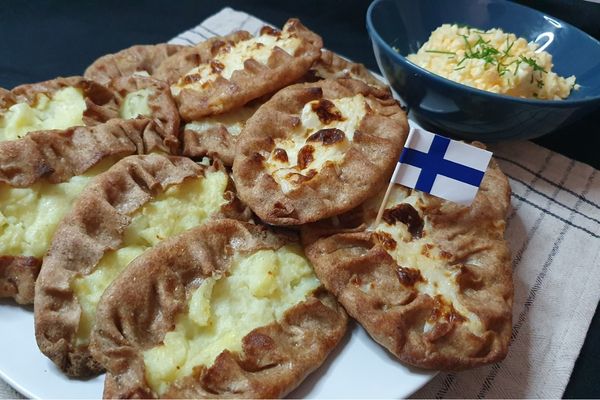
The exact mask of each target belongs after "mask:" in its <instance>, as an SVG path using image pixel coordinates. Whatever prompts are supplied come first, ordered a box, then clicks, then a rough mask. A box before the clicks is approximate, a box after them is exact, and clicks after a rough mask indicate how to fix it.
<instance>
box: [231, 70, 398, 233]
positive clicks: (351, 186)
mask: <svg viewBox="0 0 600 400" xmlns="http://www.w3.org/2000/svg"><path fill="white" fill-rule="evenodd" d="M407 133H408V124H407V121H406V114H405V113H404V111H402V109H401V108H400V106H399V105H398V104H397V102H396V101H395V100H394V99H393V98H392V96H391V94H390V92H389V91H386V90H381V89H379V88H374V87H372V86H369V85H367V84H365V83H364V82H362V81H358V80H354V79H339V80H323V81H319V82H314V83H304V84H297V85H292V86H289V87H287V88H285V89H282V90H281V91H279V92H278V93H277V94H275V95H274V96H273V97H272V98H271V100H269V101H268V102H267V103H265V104H264V105H263V106H261V107H260V109H259V110H258V111H257V112H256V113H255V114H254V115H253V116H252V118H250V119H249V120H248V121H247V123H246V126H245V128H244V130H243V131H242V133H241V134H240V136H239V138H238V145H237V146H238V147H237V153H236V156H235V161H234V164H233V173H234V180H235V183H236V187H237V189H238V193H239V196H240V198H241V199H242V200H243V201H244V202H245V203H247V204H248V206H249V207H250V208H252V210H253V211H254V212H255V213H256V214H257V215H258V216H259V217H260V218H261V219H262V220H263V221H265V222H267V223H269V224H274V225H299V224H303V223H307V222H313V221H317V220H320V219H323V218H327V217H331V216H333V215H337V214H340V213H343V212H345V211H348V210H350V209H352V208H354V207H356V206H358V205H359V204H361V203H362V202H363V201H365V200H367V199H368V198H369V197H370V196H372V194H373V193H375V192H377V191H378V190H380V189H381V188H382V187H383V186H384V185H385V184H386V183H387V179H388V178H389V176H390V175H391V173H392V171H393V169H394V166H395V165H396V163H397V160H398V157H399V155H400V152H401V150H402V147H403V145H404V142H405V141H406V136H407Z"/></svg>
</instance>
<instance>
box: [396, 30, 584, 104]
mask: <svg viewBox="0 0 600 400" xmlns="http://www.w3.org/2000/svg"><path fill="white" fill-rule="evenodd" d="M537 48H538V45H537V44H535V43H528V42H527V41H526V40H525V39H523V38H518V37H517V36H516V35H514V34H512V33H504V32H503V31H502V30H501V29H490V30H488V31H481V30H478V29H475V28H471V27H461V26H458V25H449V24H444V25H442V26H440V27H439V28H437V29H436V30H434V31H433V32H432V33H431V36H430V37H429V40H428V41H427V42H425V43H424V44H423V46H421V48H420V49H419V51H418V52H417V53H416V54H409V55H408V56H407V59H408V60H409V61H411V62H413V63H415V64H417V65H419V66H421V67H423V68H425V69H427V70H429V71H431V72H434V73H436V74H438V75H441V76H443V77H445V78H448V79H451V80H453V81H455V82H459V83H463V84H465V85H469V86H472V87H475V88H477V89H481V90H486V91H489V92H494V93H501V94H507V95H511V96H516V97H524V98H538V99H547V100H560V99H564V98H566V97H568V96H569V94H570V93H571V90H572V89H573V88H575V89H577V88H578V86H577V85H576V84H575V76H570V77H568V78H563V77H560V76H558V75H557V74H556V73H555V72H552V67H553V64H552V55H551V54H549V53H547V52H545V51H542V52H539V53H536V49H537Z"/></svg>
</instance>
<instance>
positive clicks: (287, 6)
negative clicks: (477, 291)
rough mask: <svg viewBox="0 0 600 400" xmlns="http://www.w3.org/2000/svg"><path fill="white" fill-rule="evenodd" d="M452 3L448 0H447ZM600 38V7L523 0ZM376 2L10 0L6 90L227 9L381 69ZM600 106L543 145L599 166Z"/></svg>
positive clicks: (597, 359)
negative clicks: (292, 22) (373, 25)
mask: <svg viewBox="0 0 600 400" xmlns="http://www.w3.org/2000/svg"><path fill="white" fill-rule="evenodd" d="M446 1H447V0H446ZM519 2H520V3H523V4H526V5H529V6H532V7H535V8H538V9H540V10H542V11H545V12H547V13H549V14H550V15H554V16H556V17H559V18H561V19H563V20H565V21H567V22H570V23H572V24H574V25H577V26H579V27H580V28H582V29H583V30H585V31H587V32H588V33H589V34H591V35H592V36H595V37H596V38H600V24H599V23H598V21H600V4H595V3H592V2H586V1H583V0H520V1H519ZM369 3H370V1H369V0H328V1H326V0H307V1H298V0H296V1H287V0H259V1H252V2H250V1H244V0H229V1H215V0H212V1H210V2H209V1H199V0H181V1H177V2H174V1H156V0H152V1H145V2H141V1H123V0H118V1H117V0H104V1H102V2H96V1H90V0H80V1H78V2H73V1H68V0H51V1H45V2H30V1H20V0H5V1H3V2H2V6H1V7H0V37H1V38H2V44H1V45H0V87H4V88H8V89H10V88H12V87H14V86H16V85H19V84H22V83H30V82H38V81H43V80H47V79H52V78H54V77H56V76H61V75H62V76H69V75H80V74H82V73H83V70H84V69H85V67H86V66H87V65H89V64H90V63H91V62H93V61H94V60H95V59H96V58H97V57H99V56H101V55H103V54H107V53H112V52H115V51H118V50H120V49H123V48H126V47H129V46H131V45H133V44H144V43H160V42H164V41H167V40H168V39H170V38H172V37H174V36H176V35H177V34H178V33H180V32H181V31H184V30H186V29H188V28H190V27H193V26H195V25H197V24H198V23H200V22H201V21H202V20H204V19H205V18H206V17H208V16H210V15H212V14H214V13H215V12H217V11H219V10H220V9H221V8H223V7H225V6H230V7H233V8H235V9H238V10H241V11H246V12H248V13H251V14H253V15H256V16H257V17H259V18H261V19H263V20H265V21H269V22H271V23H273V24H275V25H278V26H281V25H283V23H284V22H285V21H286V20H287V19H288V18H289V17H299V18H300V19H301V20H302V21H303V23H305V24H306V25H307V26H308V27H310V28H311V29H313V30H315V31H316V32H318V33H319V34H321V36H322V37H323V39H324V41H325V45H326V47H327V48H329V49H331V50H334V51H336V52H338V53H340V54H343V55H345V56H347V57H349V58H351V59H353V60H356V61H359V62H362V63H364V64H365V65H366V66H367V67H369V68H371V69H373V70H377V65H376V63H375V58H374V57H373V53H372V50H371V43H370V40H369V37H368V35H367V32H366V28H365V15H366V10H367V7H368V5H369ZM599 127H600V110H598V111H596V112H595V113H593V114H592V115H591V116H589V117H587V118H585V119H584V120H581V121H579V122H577V123H575V124H573V125H571V126H568V127H566V128H564V129H562V130H561V131H559V132H556V133H553V134H551V135H547V136H545V137H543V138H540V139H537V140H535V142H536V143H538V144H540V145H542V146H544V147H547V148H549V149H552V150H554V151H557V152H559V153H562V154H564V155H566V156H568V157H571V158H574V159H576V160H578V161H582V162H585V163H588V164H590V165H592V166H593V167H595V168H598V169H600V157H599V156H598V149H599V148H600V128H599ZM599 369H600V311H599V309H597V310H596V315H595V316H594V319H593V321H592V324H591V326H590V330H589V332H588V335H587V338H586V341H585V344H584V346H583V348H582V350H581V354H580V356H579V358H578V360H577V362H576V364H575V369H574V371H573V374H572V376H571V380H570V382H569V385H568V386H567V389H566V392H565V397H566V398H600V384H599V383H598V379H597V378H598V372H597V371H598V370H599Z"/></svg>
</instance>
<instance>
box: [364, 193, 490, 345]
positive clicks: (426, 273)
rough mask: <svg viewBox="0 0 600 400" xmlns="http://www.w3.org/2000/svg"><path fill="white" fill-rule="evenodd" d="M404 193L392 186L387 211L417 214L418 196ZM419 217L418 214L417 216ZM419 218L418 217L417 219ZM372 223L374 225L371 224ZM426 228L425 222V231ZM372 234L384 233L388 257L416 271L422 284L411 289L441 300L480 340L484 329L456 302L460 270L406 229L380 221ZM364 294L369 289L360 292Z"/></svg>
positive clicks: (426, 328) (429, 324) (427, 328)
mask: <svg viewBox="0 0 600 400" xmlns="http://www.w3.org/2000/svg"><path fill="white" fill-rule="evenodd" d="M407 194H408V190H407V189H406V188H403V187H401V186H398V185H395V186H394V187H393V189H392V192H391V193H390V197H389V198H388V202H387V203H386V209H390V208H392V207H394V206H396V205H398V204H402V203H404V204H410V205H411V206H413V207H414V209H415V210H417V211H419V192H417V191H412V193H411V194H410V195H408V196H407ZM378 199H379V202H376V201H373V206H374V207H375V209H377V208H378V206H379V204H381V201H382V200H383V199H382V198H381V197H379V198H378ZM419 214H421V212H419ZM421 217H422V215H421ZM373 223H374V222H373ZM427 227H428V222H427V219H425V230H426V229H427ZM372 229H373V230H374V231H375V232H379V233H382V232H383V233H387V234H389V235H390V236H391V238H392V239H394V241H395V242H396V246H394V248H389V247H386V246H384V247H385V248H386V251H387V252H388V254H390V255H391V256H392V258H393V259H394V260H395V261H396V263H397V264H398V265H399V266H402V267H405V268H411V269H414V270H418V271H419V272H420V274H421V276H422V278H423V280H422V281H418V282H416V283H415V285H414V287H415V289H417V291H418V292H420V293H423V294H427V295H429V296H430V297H432V298H435V297H436V296H441V297H442V298H443V299H444V300H445V302H447V303H448V304H451V305H452V306H453V307H454V309H455V310H456V311H457V312H458V313H459V314H460V315H461V316H462V317H464V318H465V321H464V324H466V326H467V327H468V329H469V330H470V331H471V332H472V333H473V334H475V335H478V336H481V335H482V334H483V333H484V327H483V325H482V323H481V320H480V319H479V317H478V316H477V315H476V314H475V313H473V312H471V311H470V310H469V309H467V308H466V307H465V306H464V305H463V304H462V303H461V302H460V299H459V298H458V293H459V292H460V288H459V286H458V283H457V281H456V278H457V275H458V273H459V272H460V269H458V268H457V269H451V268H449V265H448V262H447V261H446V260H445V259H444V258H443V257H442V255H441V254H440V249H439V247H438V246H436V245H435V243H433V242H432V241H431V240H430V239H428V238H427V237H426V236H425V237H421V238H415V237H413V235H412V234H411V233H410V232H409V229H408V227H407V225H405V224H403V223H401V222H397V223H395V224H393V225H390V224H388V223H387V222H385V221H381V222H380V223H379V224H378V225H377V226H374V227H372ZM364 290H366V291H368V290H369V288H368V287H367V288H364ZM435 322H436V321H428V322H427V323H426V324H425V326H424V333H427V332H429V331H430V330H431V329H432V328H433V326H434V325H435Z"/></svg>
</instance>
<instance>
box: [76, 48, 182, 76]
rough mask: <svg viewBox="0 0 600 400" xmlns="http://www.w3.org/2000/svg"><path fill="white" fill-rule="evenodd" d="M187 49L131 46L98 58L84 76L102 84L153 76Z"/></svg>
mask: <svg viewBox="0 0 600 400" xmlns="http://www.w3.org/2000/svg"><path fill="white" fill-rule="evenodd" d="M186 47H187V46H181V45H176V44H167V43H160V44H154V45H135V46H131V47H129V48H127V49H123V50H121V51H119V52H117V53H114V54H106V55H104V56H102V57H100V58H98V59H97V60H96V61H94V62H93V63H92V64H91V65H90V66H89V67H87V69H86V70H85V73H84V74H83V76H84V77H86V78H87V79H91V80H93V81H96V82H99V83H102V84H107V83H109V82H110V81H111V80H113V79H114V78H120V77H123V76H130V75H134V74H135V75H148V76H153V75H154V72H155V71H156V70H157V69H158V66H159V65H160V64H162V62H163V61H164V60H166V59H167V58H168V57H170V56H172V55H173V54H175V53H176V52H178V51H179V50H181V49H184V48H186Z"/></svg>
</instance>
